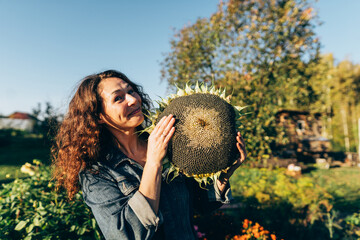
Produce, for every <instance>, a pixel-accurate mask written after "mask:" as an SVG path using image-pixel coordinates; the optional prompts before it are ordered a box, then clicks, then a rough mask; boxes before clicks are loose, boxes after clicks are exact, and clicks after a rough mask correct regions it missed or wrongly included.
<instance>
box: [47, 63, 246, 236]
mask: <svg viewBox="0 0 360 240" xmlns="http://www.w3.org/2000/svg"><path fill="white" fill-rule="evenodd" d="M149 108H150V101H149V100H148V97H147V95H146V94H144V93H143V92H142V88H141V87H140V86H138V85H136V84H134V83H133V82H131V81H130V80H129V79H128V78H127V77H126V76H125V75H124V74H122V73H120V72H117V71H113V70H109V71H105V72H102V73H99V74H96V75H90V76H88V77H86V78H84V79H83V80H82V82H81V83H80V85H79V87H78V89H77V91H76V93H75V95H74V97H73V99H72V100H71V102H70V105H69V110H68V113H67V115H66V117H65V119H64V121H63V123H62V125H61V127H60V129H59V132H58V135H57V137H56V144H55V147H54V149H53V152H54V166H55V172H54V176H55V178H56V179H57V182H58V186H63V187H65V188H66V190H67V192H68V196H69V198H70V199H71V198H72V197H73V196H74V195H75V194H76V193H77V192H78V190H79V189H80V186H81V190H82V192H83V197H84V200H85V202H86V204H87V205H88V206H89V207H90V208H91V210H92V212H93V214H94V216H95V219H96V221H97V223H98V225H99V227H100V229H101V231H102V233H103V235H104V236H105V238H106V239H182V240H183V239H195V234H194V229H193V226H192V224H191V218H192V213H193V209H196V210H199V211H210V210H213V209H215V208H218V207H220V206H221V204H222V203H227V202H229V200H230V198H231V192H230V188H229V185H228V180H229V177H230V176H231V174H232V173H233V172H234V171H235V169H236V168H237V167H239V166H240V164H241V163H242V162H243V161H244V160H245V158H246V151H245V145H244V141H243V139H242V137H241V136H240V133H238V136H237V147H238V149H239V151H240V158H239V160H238V161H237V164H236V165H234V167H232V168H231V169H230V170H229V171H228V172H227V174H224V175H223V176H221V177H220V179H219V180H218V181H217V182H216V183H214V185H213V186H211V187H210V188H209V190H208V191H206V190H202V189H200V188H199V187H198V186H197V184H196V183H195V184H194V181H193V180H191V179H188V178H185V177H183V176H180V177H177V178H175V179H174V180H173V181H172V182H170V183H166V182H163V181H162V179H164V178H163V176H165V175H166V171H164V172H163V171H162V159H163V158H164V156H165V154H166V150H167V146H168V143H169V141H170V139H171V137H172V135H173V134H174V132H175V127H174V123H175V119H174V117H173V116H172V115H169V116H166V117H164V118H162V119H161V120H160V121H159V123H158V124H157V125H156V127H155V129H154V131H153V132H152V133H151V134H150V135H145V134H142V135H139V134H138V132H139V130H142V129H143V127H142V125H141V124H146V123H148V119H147V118H146V115H145V114H144V112H146V111H147V110H149Z"/></svg>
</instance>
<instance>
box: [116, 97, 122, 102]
mask: <svg viewBox="0 0 360 240" xmlns="http://www.w3.org/2000/svg"><path fill="white" fill-rule="evenodd" d="M121 100H122V97H120V96H116V97H115V98H114V101H115V102H117V101H121Z"/></svg>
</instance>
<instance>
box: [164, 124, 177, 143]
mask: <svg viewBox="0 0 360 240" xmlns="http://www.w3.org/2000/svg"><path fill="white" fill-rule="evenodd" d="M174 132H175V127H171V129H170V131H169V133H168V134H167V136H166V137H165V139H164V143H166V144H167V143H168V142H169V141H170V139H171V137H172V135H173V134H174Z"/></svg>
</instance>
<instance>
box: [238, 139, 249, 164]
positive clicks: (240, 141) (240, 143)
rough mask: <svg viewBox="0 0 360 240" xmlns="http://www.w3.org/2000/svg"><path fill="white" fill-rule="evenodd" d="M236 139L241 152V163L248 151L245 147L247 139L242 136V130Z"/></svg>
mask: <svg viewBox="0 0 360 240" xmlns="http://www.w3.org/2000/svg"><path fill="white" fill-rule="evenodd" d="M236 140H237V143H236V147H237V149H238V150H239V153H240V158H239V161H240V164H241V163H242V162H244V161H245V159H246V156H247V153H246V148H245V141H244V139H243V138H242V136H241V133H240V132H238V133H237V136H236Z"/></svg>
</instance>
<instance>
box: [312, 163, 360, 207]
mask: <svg viewBox="0 0 360 240" xmlns="http://www.w3.org/2000/svg"><path fill="white" fill-rule="evenodd" d="M305 176H308V177H311V178H312V179H314V182H316V183H317V184H318V185H320V186H321V187H323V188H325V189H326V190H327V191H328V192H329V193H330V194H331V195H332V196H333V197H334V200H333V201H334V208H336V209H338V210H341V211H345V212H351V211H353V210H354V209H360V193H359V189H360V168H357V167H341V168H340V167H339V168H330V169H328V170H326V169H317V170H315V171H311V172H310V173H308V174H306V175H305Z"/></svg>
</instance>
